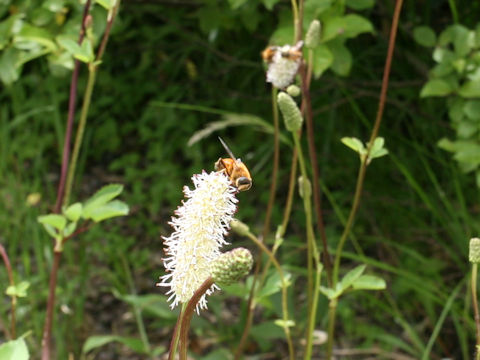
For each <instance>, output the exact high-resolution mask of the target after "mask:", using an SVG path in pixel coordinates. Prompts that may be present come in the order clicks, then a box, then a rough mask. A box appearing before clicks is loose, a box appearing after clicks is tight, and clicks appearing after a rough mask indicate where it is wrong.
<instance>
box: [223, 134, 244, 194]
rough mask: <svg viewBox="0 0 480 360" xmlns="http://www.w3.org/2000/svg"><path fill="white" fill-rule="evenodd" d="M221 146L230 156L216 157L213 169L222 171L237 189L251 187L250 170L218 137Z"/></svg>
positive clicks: (241, 189) (242, 189)
mask: <svg viewBox="0 0 480 360" xmlns="http://www.w3.org/2000/svg"><path fill="white" fill-rule="evenodd" d="M218 139H219V140H220V142H221V143H222V145H223V147H224V148H225V150H226V151H227V153H228V155H230V158H226V159H222V158H220V159H218V161H217V162H216V163H215V171H223V172H224V173H225V174H226V175H227V176H228V177H229V178H230V180H231V182H232V184H233V185H234V186H235V187H236V188H237V189H238V191H246V190H248V189H250V188H251V187H252V177H251V176H250V172H249V171H248V168H247V167H246V166H245V164H244V163H243V162H242V160H240V159H237V158H236V157H235V156H234V155H233V153H232V151H231V150H230V149H229V147H228V146H227V144H225V142H224V141H223V140H222V139H221V138H220V137H219V138H218Z"/></svg>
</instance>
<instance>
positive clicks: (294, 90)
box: [287, 85, 300, 97]
mask: <svg viewBox="0 0 480 360" xmlns="http://www.w3.org/2000/svg"><path fill="white" fill-rule="evenodd" d="M287 93H288V95H290V96H291V97H297V96H298V95H300V88H299V87H298V86H297V85H290V86H289V87H287Z"/></svg>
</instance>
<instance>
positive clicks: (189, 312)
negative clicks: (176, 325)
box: [180, 277, 214, 360]
mask: <svg viewBox="0 0 480 360" xmlns="http://www.w3.org/2000/svg"><path fill="white" fill-rule="evenodd" d="M213 283H214V281H213V279H212V278H211V277H209V278H208V279H207V280H205V281H204V282H203V284H202V285H200V287H199V288H198V289H197V290H196V291H195V293H194V294H193V296H192V297H191V298H190V300H189V301H188V304H187V306H186V307H185V312H184V313H183V316H182V322H181V327H180V360H187V349H188V331H189V330H190V322H191V321H192V317H193V313H194V312H195V309H196V307H197V303H198V301H199V300H200V299H201V297H202V296H203V294H205V293H206V292H207V290H208V289H210V288H211V287H212V285H213Z"/></svg>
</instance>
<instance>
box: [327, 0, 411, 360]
mask: <svg viewBox="0 0 480 360" xmlns="http://www.w3.org/2000/svg"><path fill="white" fill-rule="evenodd" d="M402 5H403V0H396V3H395V11H394V14H393V20H392V26H391V29H390V39H389V42H388V51H387V58H386V60H385V68H384V72H383V79H382V88H381V91H380V100H379V103H378V111H377V116H376V118H375V124H374V126H373V130H372V134H371V136H370V140H369V142H368V147H367V153H366V155H365V157H364V159H363V160H362V162H361V164H360V169H359V171H358V176H357V183H356V187H355V194H354V198H353V205H352V208H351V210H350V214H349V216H348V220H347V224H346V225H345V228H344V230H343V233H342V236H341V238H340V241H339V243H338V246H337V251H336V252H335V263H334V265H333V287H335V286H336V285H337V282H338V271H339V268H340V260H341V258H342V250H343V246H344V245H345V242H346V240H347V238H348V235H349V234H350V230H351V228H352V226H353V222H354V220H355V215H356V213H357V210H358V206H359V204H360V199H361V195H362V189H363V182H364V179H365V174H366V170H367V165H368V161H367V159H368V157H369V155H370V151H371V149H372V145H373V143H374V140H375V139H376V137H377V135H378V131H379V129H380V124H381V122H382V117H383V110H384V108H385V101H386V99H387V90H388V80H389V78H390V69H391V66H392V59H393V52H394V50H395V39H396V36H397V29H398V21H399V18H400V12H401V10H402ZM333 301H335V304H332V303H331V304H330V310H329V330H328V343H327V359H328V360H329V359H331V357H332V350H333V337H334V332H335V316H336V301H337V300H332V302H333ZM333 305H334V306H333Z"/></svg>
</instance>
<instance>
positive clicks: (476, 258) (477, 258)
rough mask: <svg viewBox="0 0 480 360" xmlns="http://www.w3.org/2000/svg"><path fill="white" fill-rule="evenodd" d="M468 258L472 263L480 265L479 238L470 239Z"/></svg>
mask: <svg viewBox="0 0 480 360" xmlns="http://www.w3.org/2000/svg"><path fill="white" fill-rule="evenodd" d="M468 258H469V260H470V262H471V263H474V264H478V263H480V239H479V238H472V239H470V251H469V253H468Z"/></svg>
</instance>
